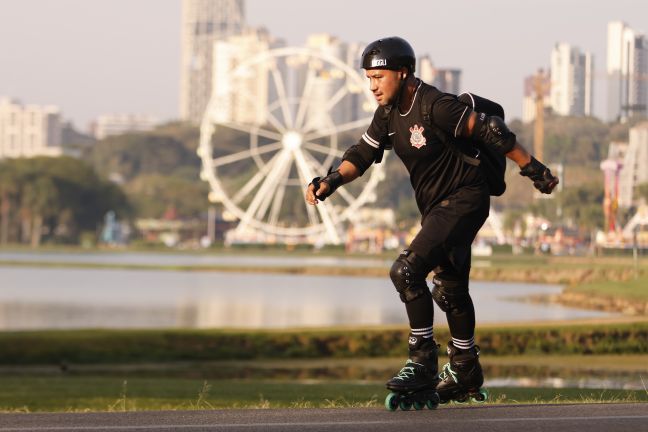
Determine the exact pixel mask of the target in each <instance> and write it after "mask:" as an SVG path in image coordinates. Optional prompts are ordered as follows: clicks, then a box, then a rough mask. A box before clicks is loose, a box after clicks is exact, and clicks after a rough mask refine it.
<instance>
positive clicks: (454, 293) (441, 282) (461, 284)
mask: <svg viewBox="0 0 648 432" xmlns="http://www.w3.org/2000/svg"><path fill="white" fill-rule="evenodd" d="M432 282H433V283H434V288H433V289H432V298H433V299H434V301H435V302H436V304H437V305H438V306H439V308H440V309H441V310H442V311H443V312H453V311H461V310H463V308H464V307H465V306H466V304H467V303H468V302H469V301H470V294H469V293H468V281H458V280H452V278H449V277H447V276H446V275H444V274H443V273H439V274H437V275H435V276H434V278H433V279H432Z"/></svg>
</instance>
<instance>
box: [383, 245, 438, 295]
mask: <svg viewBox="0 0 648 432" xmlns="http://www.w3.org/2000/svg"><path fill="white" fill-rule="evenodd" d="M428 273H429V270H427V265H426V264H425V261H423V259H422V258H421V257H419V256H418V255H416V254H415V253H414V252H412V251H409V250H405V251H403V253H401V254H400V255H399V256H398V258H397V259H396V261H394V264H393V265H392V268H391V270H390V271H389V277H390V278H391V280H392V282H393V283H394V286H395V287H396V291H398V294H399V295H400V299H401V300H402V301H403V303H409V302H411V301H412V300H416V299H417V298H419V297H421V296H423V295H429V294H430V290H429V288H428V286H427V283H426V282H425V278H426V277H427V275H428Z"/></svg>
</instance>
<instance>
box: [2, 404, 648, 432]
mask: <svg viewBox="0 0 648 432" xmlns="http://www.w3.org/2000/svg"><path fill="white" fill-rule="evenodd" d="M23 431H38V432H55V431H56V432H58V431H70V432H77V431H92V432H102V431H106V432H121V431H123V432H130V431H145V432H146V431H179V432H201V431H205V432H207V431H209V432H212V431H228V432H236V431H246V432H250V431H300V432H301V431H327V432H328V431H370V432H409V431H412V432H413V431H416V432H423V431H439V432H463V431H466V432H468V431H470V432H489V431H493V432H495V431H497V432H506V431H511V432H513V431H515V432H519V431H522V432H534V431H538V432H540V431H542V432H546V431H549V432H559V431H570V432H571V431H586V432H616V431H629V432H630V431H631V432H644V431H648V404H577V405H496V406H488V405H487V406H468V407H456V406H453V407H442V408H439V409H438V410H435V411H430V410H422V411H409V412H403V411H396V412H389V411H387V410H384V409H377V408H367V409H362V408H359V409H272V410H214V411H143V412H128V413H87V414H70V413H60V414H59V413H57V414H0V432H23Z"/></svg>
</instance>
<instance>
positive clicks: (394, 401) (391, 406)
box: [385, 393, 398, 411]
mask: <svg viewBox="0 0 648 432" xmlns="http://www.w3.org/2000/svg"><path fill="white" fill-rule="evenodd" d="M385 408H387V409H388V410H389V411H396V410H397V409H398V395H397V394H396V393H389V394H388V395H387V397H386V398H385Z"/></svg>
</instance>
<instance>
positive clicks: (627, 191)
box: [619, 122, 648, 207]
mask: <svg viewBox="0 0 648 432" xmlns="http://www.w3.org/2000/svg"><path fill="white" fill-rule="evenodd" d="M629 135H630V137H629V138H630V139H629V141H628V147H627V150H626V152H625V155H624V158H623V167H622V168H621V172H620V179H619V206H620V207H631V206H633V205H636V204H637V197H636V196H635V194H634V192H635V188H636V187H637V186H639V185H640V184H643V183H648V122H643V123H640V124H638V125H636V126H634V127H632V128H630V134H629Z"/></svg>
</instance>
